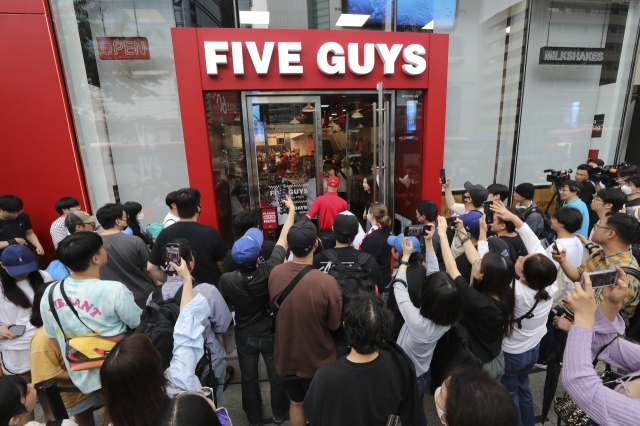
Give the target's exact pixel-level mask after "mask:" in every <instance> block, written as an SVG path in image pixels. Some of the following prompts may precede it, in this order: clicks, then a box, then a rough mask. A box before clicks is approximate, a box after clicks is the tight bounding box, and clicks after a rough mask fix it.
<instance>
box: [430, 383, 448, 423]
mask: <svg viewBox="0 0 640 426" xmlns="http://www.w3.org/2000/svg"><path fill="white" fill-rule="evenodd" d="M441 390H442V386H440V387H439V388H438V389H436V392H435V393H434V394H433V400H434V401H435V403H436V411H437V412H438V418H439V419H440V421H441V422H442V424H443V425H446V423H445V422H444V421H443V420H442V417H443V416H444V414H445V413H444V411H443V410H441V409H440V407H438V396H439V395H440V391H441Z"/></svg>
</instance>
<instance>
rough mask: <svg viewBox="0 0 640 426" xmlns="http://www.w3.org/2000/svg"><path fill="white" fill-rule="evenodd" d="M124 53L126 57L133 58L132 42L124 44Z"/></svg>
mask: <svg viewBox="0 0 640 426" xmlns="http://www.w3.org/2000/svg"><path fill="white" fill-rule="evenodd" d="M124 53H125V54H126V55H129V56H133V55H134V51H133V41H131V40H127V41H125V42H124Z"/></svg>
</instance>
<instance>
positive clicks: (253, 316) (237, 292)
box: [218, 246, 286, 337]
mask: <svg viewBox="0 0 640 426" xmlns="http://www.w3.org/2000/svg"><path fill="white" fill-rule="evenodd" d="M285 255H286V251H285V249H284V247H282V246H275V248H274V249H273V253H272V254H271V257H270V258H269V260H267V261H266V262H264V263H261V264H260V265H259V266H258V268H257V269H256V270H255V271H253V272H251V273H242V272H241V273H240V275H241V276H242V278H243V279H244V280H246V282H247V284H248V285H249V287H250V288H251V291H252V292H253V295H254V296H255V297H256V298H257V299H258V301H259V302H260V305H258V304H257V303H256V302H255V300H253V298H252V297H251V296H249V293H247V292H246V291H245V289H244V286H243V285H242V284H241V283H240V281H239V280H238V273H237V272H236V271H234V272H225V273H224V274H222V277H220V283H219V285H218V287H219V289H220V293H222V297H224V299H225V300H226V301H227V303H229V304H230V305H233V306H235V309H236V315H235V320H236V334H237V335H238V336H244V337H257V336H269V335H271V334H273V333H274V329H273V323H272V321H271V318H270V317H268V316H267V313H266V312H265V309H264V307H266V306H268V305H269V274H271V270H272V269H273V268H274V267H276V266H277V265H280V264H281V263H283V262H284V257H285Z"/></svg>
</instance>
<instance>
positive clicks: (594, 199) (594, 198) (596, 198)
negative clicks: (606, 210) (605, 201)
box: [592, 197, 602, 201]
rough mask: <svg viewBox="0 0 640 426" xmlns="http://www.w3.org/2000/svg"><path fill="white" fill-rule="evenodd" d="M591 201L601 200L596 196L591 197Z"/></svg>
mask: <svg viewBox="0 0 640 426" xmlns="http://www.w3.org/2000/svg"><path fill="white" fill-rule="evenodd" d="M592 201H602V198H598V197H593V200H592Z"/></svg>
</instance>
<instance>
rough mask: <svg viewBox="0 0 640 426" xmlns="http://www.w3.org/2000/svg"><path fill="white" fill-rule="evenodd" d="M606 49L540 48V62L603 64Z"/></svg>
mask: <svg viewBox="0 0 640 426" xmlns="http://www.w3.org/2000/svg"><path fill="white" fill-rule="evenodd" d="M603 62H604V49H601V48H596V47H549V46H545V47H542V48H540V61H539V62H538V63H540V64H562V65H602V63H603Z"/></svg>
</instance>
